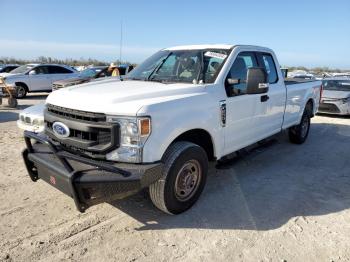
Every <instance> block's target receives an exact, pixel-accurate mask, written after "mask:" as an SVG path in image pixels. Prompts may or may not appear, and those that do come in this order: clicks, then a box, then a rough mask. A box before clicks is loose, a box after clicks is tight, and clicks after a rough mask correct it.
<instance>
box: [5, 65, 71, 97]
mask: <svg viewBox="0 0 350 262" xmlns="http://www.w3.org/2000/svg"><path fill="white" fill-rule="evenodd" d="M77 75H78V72H77V71H76V70H75V69H73V68H72V67H69V66H66V65H55V64H27V65H23V66H20V67H18V68H16V69H14V70H12V71H11V72H10V73H2V74H0V77H2V78H3V79H4V81H5V83H6V84H8V85H15V86H16V96H17V98H23V97H25V96H26V95H27V93H29V92H47V91H51V90H52V83H53V82H55V81H57V80H63V79H67V78H71V77H76V76H77Z"/></svg>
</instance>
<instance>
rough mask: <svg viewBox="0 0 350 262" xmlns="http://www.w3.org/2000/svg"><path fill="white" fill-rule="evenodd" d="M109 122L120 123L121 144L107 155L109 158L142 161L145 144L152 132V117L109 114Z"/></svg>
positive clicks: (131, 161) (121, 160)
mask: <svg viewBox="0 0 350 262" xmlns="http://www.w3.org/2000/svg"><path fill="white" fill-rule="evenodd" d="M107 122H109V123H118V124H119V125H120V146H119V148H118V149H116V150H114V151H112V152H110V153H108V154H107V155H106V158H107V160H113V161H120V162H129V163H141V162H142V151H143V146H144V144H145V142H146V141H147V138H148V137H149V135H150V134H151V119H150V118H149V117H117V116H107Z"/></svg>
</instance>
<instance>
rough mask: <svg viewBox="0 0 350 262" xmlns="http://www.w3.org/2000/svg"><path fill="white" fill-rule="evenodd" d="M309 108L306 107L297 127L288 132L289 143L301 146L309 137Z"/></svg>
mask: <svg viewBox="0 0 350 262" xmlns="http://www.w3.org/2000/svg"><path fill="white" fill-rule="evenodd" d="M309 108H310V107H309V106H306V108H305V110H304V113H303V116H302V117H301V121H300V123H299V125H296V126H292V127H290V128H289V130H288V133H289V141H290V142H291V143H293V144H299V145H300V144H303V143H304V142H305V140H306V138H307V136H308V135H309V131H310V119H311V112H310V110H309Z"/></svg>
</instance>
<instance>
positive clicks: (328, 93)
mask: <svg viewBox="0 0 350 262" xmlns="http://www.w3.org/2000/svg"><path fill="white" fill-rule="evenodd" d="M349 96H350V91H338V90H323V92H322V98H332V99H341V98H347V97H349Z"/></svg>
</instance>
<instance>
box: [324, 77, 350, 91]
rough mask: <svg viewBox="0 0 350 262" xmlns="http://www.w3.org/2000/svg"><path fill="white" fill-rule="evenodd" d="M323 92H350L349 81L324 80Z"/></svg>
mask: <svg viewBox="0 0 350 262" xmlns="http://www.w3.org/2000/svg"><path fill="white" fill-rule="evenodd" d="M323 89H324V90H335V91H350V80H324V81H323Z"/></svg>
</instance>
